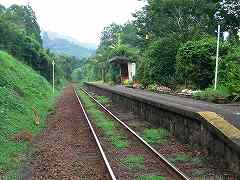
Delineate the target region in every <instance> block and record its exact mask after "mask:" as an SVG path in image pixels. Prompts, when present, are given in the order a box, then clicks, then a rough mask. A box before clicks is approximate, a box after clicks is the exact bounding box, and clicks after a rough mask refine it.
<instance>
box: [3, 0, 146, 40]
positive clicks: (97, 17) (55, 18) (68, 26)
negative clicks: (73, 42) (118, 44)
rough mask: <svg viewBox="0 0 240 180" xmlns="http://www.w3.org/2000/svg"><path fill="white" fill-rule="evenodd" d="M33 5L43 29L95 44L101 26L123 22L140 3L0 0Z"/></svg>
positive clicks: (125, 0)
mask: <svg viewBox="0 0 240 180" xmlns="http://www.w3.org/2000/svg"><path fill="white" fill-rule="evenodd" d="M27 2H29V3H30V5H31V6H32V7H33V9H34V11H35V12H36V16H37V18H38V23H39V24H40V26H41V28H43V29H44V30H49V31H53V32H58V33H60V34H64V35H68V36H71V37H74V38H76V39H78V40H79V41H81V42H87V43H95V44H96V43H99V39H100V33H101V31H102V29H103V28H104V27H105V26H106V25H108V24H111V23H112V22H116V23H121V24H123V23H124V22H126V21H127V20H129V19H131V18H132V16H131V13H133V12H135V10H138V9H140V8H141V7H142V6H143V3H142V2H139V1H137V0H0V4H3V5H5V6H10V5H11V4H26V3H27Z"/></svg>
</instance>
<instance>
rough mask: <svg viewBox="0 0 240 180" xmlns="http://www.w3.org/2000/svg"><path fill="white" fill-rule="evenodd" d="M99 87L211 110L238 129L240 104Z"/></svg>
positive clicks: (195, 108) (190, 108) (193, 109)
mask: <svg viewBox="0 0 240 180" xmlns="http://www.w3.org/2000/svg"><path fill="white" fill-rule="evenodd" d="M97 85H98V86H99V87H103V88H104V89H109V90H112V91H118V92H120V93H127V94H129V95H131V96H136V97H140V98H144V99H147V100H150V101H154V102H159V103H161V104H166V105H168V106H171V107H177V108H182V109H186V110H190V111H195V112H202V111H211V112H215V113H217V114H218V115H220V116H222V117H223V118H224V119H225V120H226V121H228V122H229V123H230V124H232V125H234V126H235V127H236V128H238V129H240V104H214V103H210V102H205V101H200V100H194V99H190V98H184V97H180V96H172V95H166V94H159V93H153V92H149V91H146V90H140V89H132V88H126V87H124V86H110V85H107V84H97Z"/></svg>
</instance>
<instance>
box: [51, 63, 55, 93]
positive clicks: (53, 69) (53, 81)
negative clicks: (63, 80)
mask: <svg viewBox="0 0 240 180" xmlns="http://www.w3.org/2000/svg"><path fill="white" fill-rule="evenodd" d="M52 71H53V74H52V75H53V76H52V77H53V79H52V90H53V94H54V88H55V62H54V60H53V62H52Z"/></svg>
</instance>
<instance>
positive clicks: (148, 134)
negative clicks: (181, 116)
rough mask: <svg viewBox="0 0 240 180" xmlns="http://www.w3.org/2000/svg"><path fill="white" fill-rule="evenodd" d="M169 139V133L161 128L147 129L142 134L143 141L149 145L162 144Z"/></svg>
mask: <svg viewBox="0 0 240 180" xmlns="http://www.w3.org/2000/svg"><path fill="white" fill-rule="evenodd" d="M168 137H169V132H168V130H166V129H163V128H158V129H154V128H149V129H145V130H144V132H143V139H144V140H145V141H147V142H148V143H149V144H164V143H166V142H167V140H168Z"/></svg>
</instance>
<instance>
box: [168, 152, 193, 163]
mask: <svg viewBox="0 0 240 180" xmlns="http://www.w3.org/2000/svg"><path fill="white" fill-rule="evenodd" d="M169 160H170V161H171V162H172V163H186V162H190V161H191V160H192V157H191V156H190V155H186V154H176V155H175V156H174V157H171V158H169Z"/></svg>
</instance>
